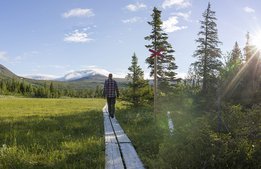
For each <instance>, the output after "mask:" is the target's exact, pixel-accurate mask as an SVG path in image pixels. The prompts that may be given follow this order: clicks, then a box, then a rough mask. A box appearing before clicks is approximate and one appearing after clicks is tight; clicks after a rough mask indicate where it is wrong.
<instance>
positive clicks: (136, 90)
mask: <svg viewBox="0 0 261 169" xmlns="http://www.w3.org/2000/svg"><path fill="white" fill-rule="evenodd" d="M128 70H129V71H130V73H128V75H127V79H128V80H129V81H130V82H129V83H128V86H129V89H130V91H129V92H128V97H129V98H130V100H131V102H132V103H133V104H134V106H135V107H136V106H138V105H140V104H141V103H142V102H143V99H144V98H143V96H144V90H143V89H144V87H146V86H148V82H147V81H146V80H144V72H143V71H142V69H141V67H140V66H139V65H138V58H137V56H136V54H135V53H134V54H133V56H132V61H131V66H130V67H129V68H128Z"/></svg>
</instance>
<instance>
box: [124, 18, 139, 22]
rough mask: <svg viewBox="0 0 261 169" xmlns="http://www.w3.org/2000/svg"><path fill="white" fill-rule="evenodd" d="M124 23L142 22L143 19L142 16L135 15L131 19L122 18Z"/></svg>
mask: <svg viewBox="0 0 261 169" xmlns="http://www.w3.org/2000/svg"><path fill="white" fill-rule="evenodd" d="M122 22H123V23H136V22H142V19H141V18H140V17H133V18H130V19H125V20H122Z"/></svg>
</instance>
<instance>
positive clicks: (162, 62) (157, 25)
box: [145, 7, 177, 83]
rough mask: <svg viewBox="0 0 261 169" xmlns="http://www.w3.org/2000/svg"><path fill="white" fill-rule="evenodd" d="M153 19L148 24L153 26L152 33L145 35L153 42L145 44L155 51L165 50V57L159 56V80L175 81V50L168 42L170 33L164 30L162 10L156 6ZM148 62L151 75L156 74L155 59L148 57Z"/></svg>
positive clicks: (146, 38)
mask: <svg viewBox="0 0 261 169" xmlns="http://www.w3.org/2000/svg"><path fill="white" fill-rule="evenodd" d="M151 17H152V21H150V22H148V24H149V25H150V26H151V27H152V31H151V34H150V35H148V36H146V37H145V40H148V41H149V42H151V43H150V44H148V45H145V46H146V48H148V49H153V50H155V51H159V50H161V49H162V50H163V52H162V54H163V55H164V57H162V58H158V62H157V63H158V64H157V77H158V78H159V82H160V83H162V82H165V83H168V82H173V81H175V80H176V74H177V73H176V72H175V70H176V69H177V66H176V64H175V58H174V56H173V53H174V50H173V48H172V46H171V44H170V43H169V42H168V35H167V34H166V33H165V32H164V31H163V30H162V21H161V11H160V10H158V9H157V8H156V7H154V9H153V13H152V15H151ZM146 63H148V64H149V66H148V67H149V68H150V69H151V71H150V76H153V75H154V59H153V58H150V57H148V58H147V59H146Z"/></svg>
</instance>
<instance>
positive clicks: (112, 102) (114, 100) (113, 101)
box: [111, 97, 116, 117]
mask: <svg viewBox="0 0 261 169" xmlns="http://www.w3.org/2000/svg"><path fill="white" fill-rule="evenodd" d="M115 103H116V98H115V97H113V98H111V114H112V117H114V114H115Z"/></svg>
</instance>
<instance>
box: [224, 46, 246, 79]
mask: <svg viewBox="0 0 261 169" xmlns="http://www.w3.org/2000/svg"><path fill="white" fill-rule="evenodd" d="M242 59H243V55H242V52H241V49H240V48H239V46H238V43H237V42H235V45H234V47H233V49H232V51H231V52H230V53H228V56H227V60H226V63H225V71H226V74H227V75H228V76H229V75H230V76H234V75H235V74H236V73H237V71H238V70H239V68H240V66H241V65H242V63H243V60H242Z"/></svg>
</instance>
